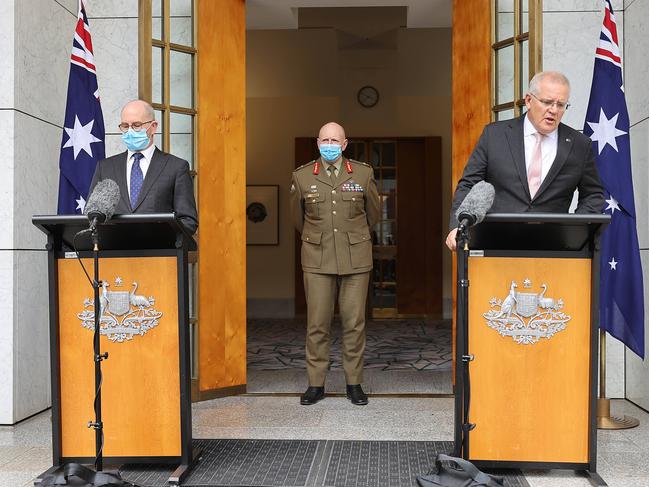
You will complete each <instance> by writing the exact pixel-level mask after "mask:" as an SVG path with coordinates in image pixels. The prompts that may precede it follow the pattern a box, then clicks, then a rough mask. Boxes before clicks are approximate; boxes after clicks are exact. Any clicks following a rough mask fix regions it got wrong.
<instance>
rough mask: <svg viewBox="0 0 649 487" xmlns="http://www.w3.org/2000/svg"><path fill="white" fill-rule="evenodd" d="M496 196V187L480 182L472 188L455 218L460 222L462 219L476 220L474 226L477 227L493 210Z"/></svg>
mask: <svg viewBox="0 0 649 487" xmlns="http://www.w3.org/2000/svg"><path fill="white" fill-rule="evenodd" d="M495 196H496V190H495V189H494V187H493V186H492V185H491V184H490V183H488V182H486V181H480V182H479V183H477V184H476V185H474V186H473V188H471V191H469V194H467V195H466V197H465V198H464V201H462V204H460V207H459V208H458V209H457V211H456V212H455V216H456V217H457V219H458V221H459V220H461V219H462V218H460V217H461V216H462V217H465V218H466V217H470V218H471V219H475V222H473V223H472V224H473V225H475V224H477V223H480V222H481V221H482V220H484V217H485V215H486V214H487V212H488V211H489V209H490V208H491V205H493V203H494V197H495Z"/></svg>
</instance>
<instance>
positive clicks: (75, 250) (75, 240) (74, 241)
mask: <svg viewBox="0 0 649 487" xmlns="http://www.w3.org/2000/svg"><path fill="white" fill-rule="evenodd" d="M84 233H87V230H82V231H80V232H77V233H75V235H74V237H73V238H72V248H73V249H74V253H75V254H76V255H77V260H78V261H79V264H80V265H81V269H83V273H84V274H85V275H86V277H87V278H88V282H89V283H90V285H91V286H93V288H92V289H93V291H94V289H95V288H94V286H95V282H94V281H93V280H92V278H91V277H90V274H88V271H87V270H86V266H84V265H83V260H82V259H81V256H80V255H79V251H78V250H77V237H78V236H79V235H82V234H84ZM97 285H99V283H97Z"/></svg>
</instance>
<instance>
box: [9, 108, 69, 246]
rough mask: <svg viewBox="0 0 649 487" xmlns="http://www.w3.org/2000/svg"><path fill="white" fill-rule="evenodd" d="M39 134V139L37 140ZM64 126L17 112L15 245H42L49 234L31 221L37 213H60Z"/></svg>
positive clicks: (15, 134)
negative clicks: (60, 177)
mask: <svg viewBox="0 0 649 487" xmlns="http://www.w3.org/2000/svg"><path fill="white" fill-rule="evenodd" d="M34 134H38V143H34V137H33V136H34ZM61 137H62V130H61V129H60V128H59V127H57V126H55V125H51V124H49V123H45V122H43V121H41V120H38V119H36V118H33V117H31V116H28V115H25V114H23V113H20V112H16V114H15V133H14V144H15V155H14V166H15V167H14V194H13V200H14V211H13V218H14V219H13V222H14V247H13V248H15V249H38V250H41V249H43V248H44V246H45V235H44V234H43V232H41V231H40V230H39V229H37V228H36V227H35V226H34V225H32V223H31V219H32V216H33V215H48V214H49V215H51V214H56V206H57V198H58V187H59V152H60V146H61Z"/></svg>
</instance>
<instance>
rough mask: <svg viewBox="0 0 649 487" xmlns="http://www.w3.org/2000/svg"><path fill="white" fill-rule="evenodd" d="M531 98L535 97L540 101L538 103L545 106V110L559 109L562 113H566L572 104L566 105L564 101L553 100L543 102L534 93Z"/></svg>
mask: <svg viewBox="0 0 649 487" xmlns="http://www.w3.org/2000/svg"><path fill="white" fill-rule="evenodd" d="M530 96H533V97H534V98H536V99H537V100H538V102H539V103H540V104H541V105H543V106H544V107H545V108H552V107H553V106H556V107H557V110H559V111H560V112H563V111H566V110H567V109H568V108H569V107H570V103H564V102H562V101H553V100H541V99H540V98H539V97H538V96H536V95H535V94H534V93H530Z"/></svg>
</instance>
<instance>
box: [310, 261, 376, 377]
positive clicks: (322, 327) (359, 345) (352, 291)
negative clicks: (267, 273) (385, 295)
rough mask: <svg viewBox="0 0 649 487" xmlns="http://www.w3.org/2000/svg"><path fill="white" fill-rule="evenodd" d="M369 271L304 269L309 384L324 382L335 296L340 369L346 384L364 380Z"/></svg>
mask: <svg viewBox="0 0 649 487" xmlns="http://www.w3.org/2000/svg"><path fill="white" fill-rule="evenodd" d="M369 280H370V272H362V273H359V274H349V275H344V276H339V275H336V274H315V273H311V272H305V273H304V291H305V295H306V303H307V333H306V368H307V374H308V376H309V385H310V386H314V387H321V386H324V382H325V377H326V375H327V370H328V368H329V353H330V346H331V321H332V320H333V317H334V308H335V303H336V298H337V299H338V310H339V311H340V318H341V321H342V353H343V370H344V371H345V379H346V381H347V384H350V385H353V384H360V383H361V382H363V353H364V352H365V302H366V300H367V287H368V284H369Z"/></svg>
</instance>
